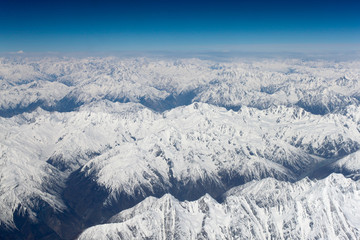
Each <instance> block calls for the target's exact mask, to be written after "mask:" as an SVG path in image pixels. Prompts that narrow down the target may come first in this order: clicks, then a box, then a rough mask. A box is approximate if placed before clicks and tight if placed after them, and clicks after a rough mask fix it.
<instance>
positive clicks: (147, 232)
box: [78, 174, 360, 240]
mask: <svg viewBox="0 0 360 240" xmlns="http://www.w3.org/2000/svg"><path fill="white" fill-rule="evenodd" d="M359 200H360V185H359V182H354V181H352V180H350V179H346V178H345V177H343V176H342V175H336V174H332V175H330V176H328V177H327V178H325V179H322V180H319V181H311V180H309V179H303V180H300V181H298V182H296V183H288V182H282V181H278V180H275V179H272V178H266V179H263V180H260V181H252V182H250V183H247V184H245V185H243V186H241V187H235V188H233V189H231V190H230V191H229V192H227V193H226V194H225V196H224V200H223V202H222V203H221V204H220V203H218V202H217V201H216V200H214V199H213V198H211V196H209V195H205V196H204V197H201V198H200V199H198V200H196V201H193V202H188V201H184V202H181V201H178V200H177V199H175V198H174V197H173V196H171V195H169V194H166V195H164V196H163V197H161V198H159V199H157V198H153V197H149V198H147V199H145V200H144V201H143V202H141V203H139V204H138V205H136V206H135V207H133V208H131V209H128V210H125V211H123V212H121V213H119V214H117V215H115V216H113V217H112V218H111V219H110V220H109V222H108V223H106V224H103V225H98V226H95V227H92V228H89V229H87V230H86V231H85V232H83V233H82V234H81V235H80V237H79V238H78V239H79V240H85V239H289V238H291V239H358V238H359V237H360V224H359V220H360V214H359V209H358V207H359V204H358V201H359Z"/></svg>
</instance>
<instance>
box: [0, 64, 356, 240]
mask: <svg viewBox="0 0 360 240" xmlns="http://www.w3.org/2000/svg"><path fill="white" fill-rule="evenodd" d="M359 76H360V61H359V62H357V61H343V62H336V61H330V60H322V61H304V60H301V59H282V58H281V59H256V60H254V59H252V60H245V59H241V60H239V59H237V60H233V61H226V62H215V61H210V60H199V59H180V60H179V59H177V60H172V59H151V58H127V59H119V58H82V59H77V58H38V59H36V58H2V59H0V83H1V85H0V86H1V88H0V92H1V94H0V103H1V104H0V116H1V117H0V129H1V130H0V132H1V133H2V134H1V135H0V166H1V167H0V237H1V238H4V239H74V238H76V237H77V236H79V234H80V233H81V232H82V231H84V230H85V229H86V228H88V227H90V228H89V229H87V230H85V231H84V232H83V233H82V234H81V235H80V239H131V238H134V239H145V238H150V239H239V238H240V239H249V238H253V239H289V238H291V239H315V238H319V239H336V238H338V239H358V238H359V237H360V235H359V234H360V233H359V227H360V220H359V219H360V216H358V214H357V212H359V208H360V201H359V200H360V199H359V198H360V195H359V182H358V181H359V176H360V164H359V157H360V156H359V151H360V105H359V100H360V82H359V80H360V78H359ZM334 173H337V174H334ZM98 224H102V225H98ZM95 225H96V226H95ZM93 226H94V227H93Z"/></svg>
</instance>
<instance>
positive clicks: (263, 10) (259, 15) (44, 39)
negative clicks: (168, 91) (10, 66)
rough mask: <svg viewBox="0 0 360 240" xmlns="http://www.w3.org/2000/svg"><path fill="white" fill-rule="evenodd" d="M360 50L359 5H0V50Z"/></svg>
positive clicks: (259, 1) (10, 1) (93, 1)
mask: <svg viewBox="0 0 360 240" xmlns="http://www.w3.org/2000/svg"><path fill="white" fill-rule="evenodd" d="M286 48H290V49H291V48H300V49H301V48H305V49H306V48H313V49H322V48H324V49H326V48H334V49H335V48H343V49H352V48H355V49H360V1H359V0H358V1H354V0H352V1H349V0H339V1H333V0H328V1H316V0H313V1H308V0H303V1H299V0H287V1H284V0H279V1H264V0H253V1H228V0H223V1H195V0H193V1H188V0H184V1H175V0H167V1H165V0H152V1H150V0H149V1H137V0H132V1H131V0H128V1H106V0H103V1H100V0H88V1H76V2H75V1H73V2H70V1H57V0H54V1H51V0H48V1H31V0H28V1H17V0H0V52H14V51H19V50H23V51H25V52H49V51H50V52H52V51H54V52H84V51H85V52H86V51H134V50H135V51H136V50H140V51H153V50H174V51H176V50H186V51H212V50H213V51H223V50H224V51H226V50H257V49H259V50H276V49H280V50H282V49H286Z"/></svg>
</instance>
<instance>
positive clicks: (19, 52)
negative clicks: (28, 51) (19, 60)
mask: <svg viewBox="0 0 360 240" xmlns="http://www.w3.org/2000/svg"><path fill="white" fill-rule="evenodd" d="M16 53H18V54H22V53H24V51H23V50H19V51H17V52H16Z"/></svg>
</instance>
